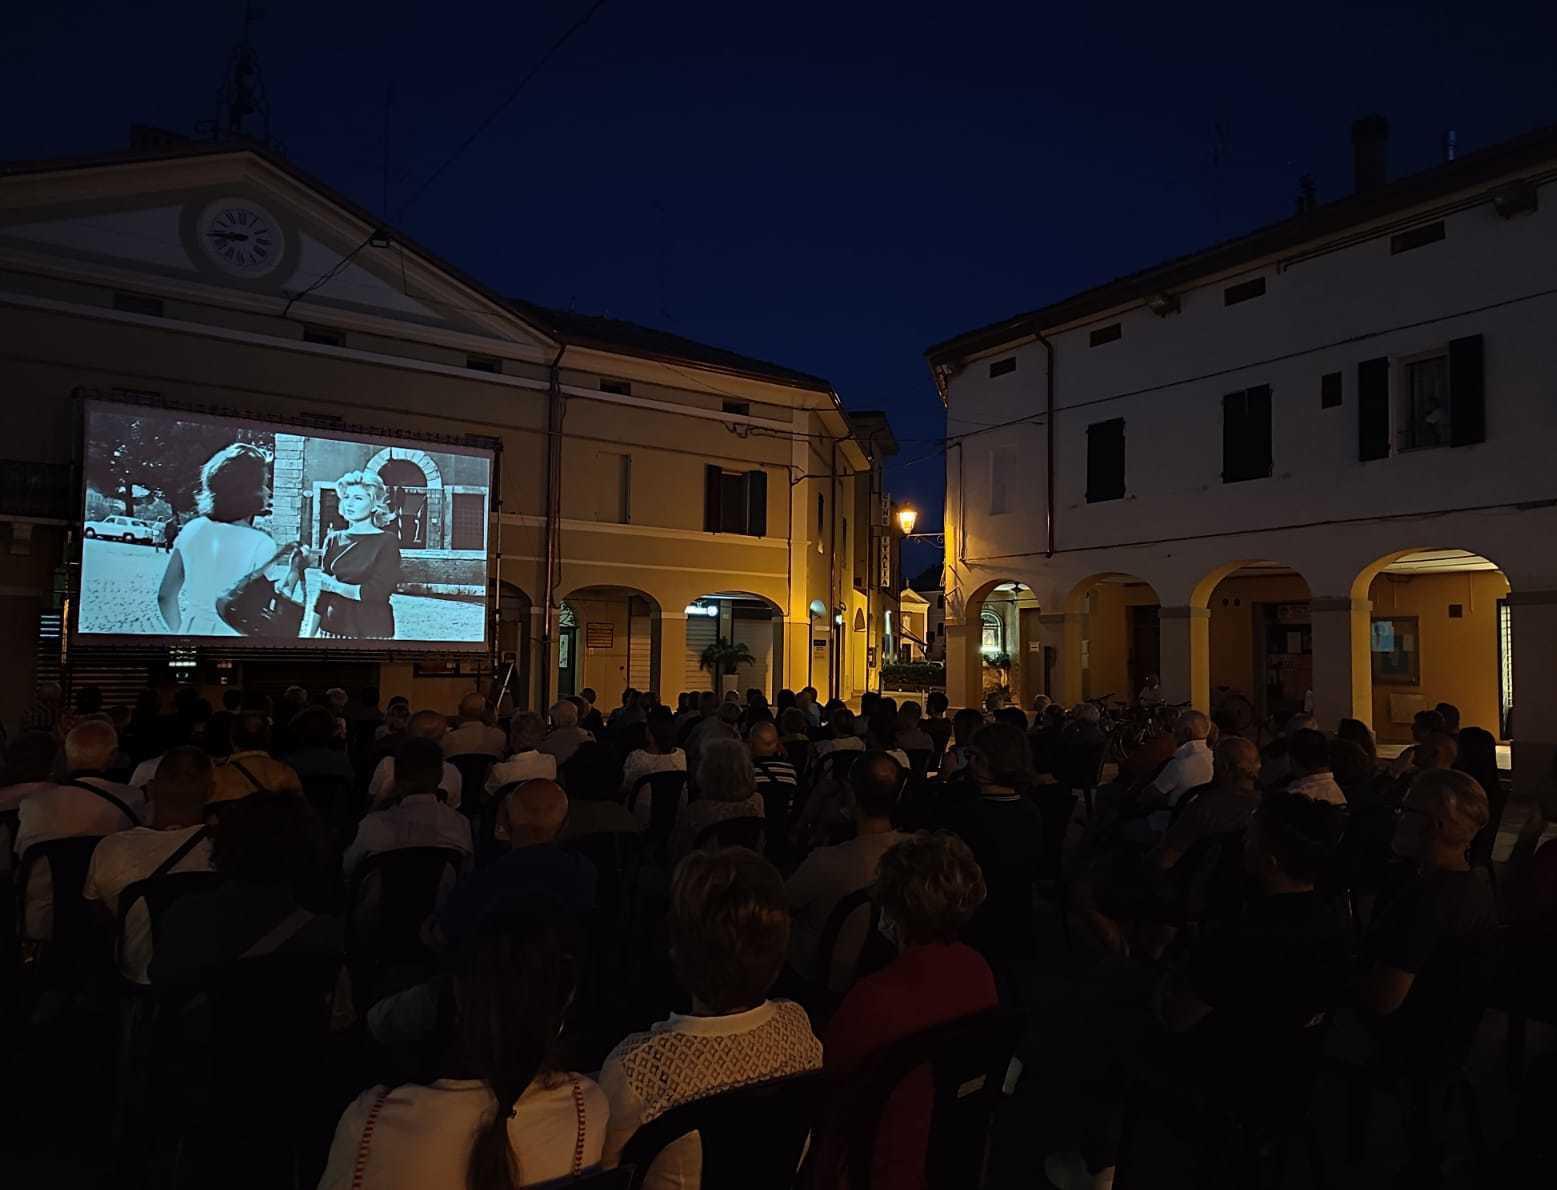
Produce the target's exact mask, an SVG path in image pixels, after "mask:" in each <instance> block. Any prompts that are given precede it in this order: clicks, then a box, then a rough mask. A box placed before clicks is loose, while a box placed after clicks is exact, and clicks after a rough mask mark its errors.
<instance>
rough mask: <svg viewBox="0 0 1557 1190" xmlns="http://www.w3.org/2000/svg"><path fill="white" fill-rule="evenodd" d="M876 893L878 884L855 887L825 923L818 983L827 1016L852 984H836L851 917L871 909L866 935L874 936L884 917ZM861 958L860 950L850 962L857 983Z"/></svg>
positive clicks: (818, 949)
mask: <svg viewBox="0 0 1557 1190" xmlns="http://www.w3.org/2000/svg"><path fill="white" fill-rule="evenodd" d="M875 893H876V886H875V885H874V884H867V885H866V886H865V887H864V888H857V889H855V890H854V891H853V892H851V893H850V894H849V895H848V896H846V897H843V898H841V899H840V900H839V901H838V902H837V904H835V905H834V906H833V908H832V912H831V913H829V914H828V915H827V921H826V922H824V923H823V925H822V933H821V936H820V937H819V938H818V939H817V942H816V982H817V987H818V989H819V991H820V993H821V999H822V1001H823V1004H824V1006H825V1013H824V1015H828V1016H830V1015H831V1014H832V1010H833V1008H835V1007H836V1006H837V1003H838V1001H839V1000H841V999H842V998H843V994H844V993H845V992H846V991H848V990H849V989H848V983H846V984H845V985H844V986H843V987H841V988H834V986H833V968H834V967H835V966H837V958H838V939H839V936H840V935H841V934H842V933H843V927H844V926H845V924H847V922H848V920H849V919H850V918H851V917H853V916H854V915H855V914H856V913H858V912H860V911H861V910H868V911H869V914H870V924H869V927H868V929H867V933H866V935H865V937H866V938H869V937H870V933H869V931H870V930H874V929H875V928H876V925H877V923H878V922H879V920H880V913H879V912H878V910H877V908H876V906H875V904H874V902H873V900H872V898H873V897H874V896H875ZM858 961H859V954H858V953H856V954H855V956H854V962H851V963H850V964H849V976H850V978H849V981H848V982H849V983H852V982H853V977H854V968H855V966H856V965H857V964H858Z"/></svg>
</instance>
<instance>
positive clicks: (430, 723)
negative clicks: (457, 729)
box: [406, 711, 449, 740]
mask: <svg viewBox="0 0 1557 1190" xmlns="http://www.w3.org/2000/svg"><path fill="white" fill-rule="evenodd" d="M448 730H449V721H448V719H446V718H444V717H443V716H442V715H440V714H439V713H438V712H437V711H417V712H416V714H414V715H412V716H411V722H410V723H409V724H408V725H407V727H406V734H407V735H412V736H415V737H416V738H417V739H422V740H441V739H443V737H444V736H445V735H446V734H447V733H448Z"/></svg>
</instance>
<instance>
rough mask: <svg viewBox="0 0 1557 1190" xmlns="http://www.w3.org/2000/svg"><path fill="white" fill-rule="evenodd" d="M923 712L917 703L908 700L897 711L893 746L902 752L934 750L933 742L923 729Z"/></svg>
mask: <svg viewBox="0 0 1557 1190" xmlns="http://www.w3.org/2000/svg"><path fill="white" fill-rule="evenodd" d="M923 719H924V711H923V709H922V708H921V707H920V705H919V704H918V703H917V702H914V701H913V699H909V700H907V701H906V702H904V703H903V705H902V706H900V707H898V709H897V725H896V732H895V739H894V746H895V747H898V748H901V749H902V750H903V751H904V752H907V753H910V754H912V753H914V752H930V753H933V752H934V751H935V750H936V749H935V740H934V739H932V738H931V736H930V733H929V732H927V731H925V730H924V727H923V722H922V721H923Z"/></svg>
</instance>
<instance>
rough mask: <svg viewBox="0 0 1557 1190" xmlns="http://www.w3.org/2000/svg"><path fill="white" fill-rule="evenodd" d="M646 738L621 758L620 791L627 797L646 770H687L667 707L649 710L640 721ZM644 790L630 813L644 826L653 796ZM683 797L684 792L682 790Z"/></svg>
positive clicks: (667, 771) (672, 718) (682, 771)
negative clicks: (645, 720)
mask: <svg viewBox="0 0 1557 1190" xmlns="http://www.w3.org/2000/svg"><path fill="white" fill-rule="evenodd" d="M644 727H645V731H646V733H647V737H648V738H647V739H646V740H645V742H644V746H643V747H642V748H634V749H633V750H632V751H631V752H629V753H628V754H627V759H626V760H625V761H623V762H622V795H623V796H624V797H629V798H630V797H631V796H632V792H633V786H635V785H637V784H638V782H639V781H641V780H643V778H644V777H646V776H648V775H649V774H650V773H672V772H673V773H684V772H686V771H687V754H686V750H685V749H683V748H678V747H676V719H675V716H673V715H672V714H671V713H670V711H669V710H667V709H665V708H663V707H662V708H659V709H656V710H654V711H652V712H650V714H649V717H648V721H647V722H646V723H645V725H644ZM647 793H648V790H647V789H645V791H644V793H642V794H640V795H639V797H638V802H637V804H636V805H635V806H634V807H633V814H634V815H635V816H636V817H637V819H638V821H639V822H640V823H642V824H643V825H644V826H648V825H649V818H650V805H651V803H652V802H653V800H654V799H653V798H651V797H649V796H647ZM683 800H685V793H683Z"/></svg>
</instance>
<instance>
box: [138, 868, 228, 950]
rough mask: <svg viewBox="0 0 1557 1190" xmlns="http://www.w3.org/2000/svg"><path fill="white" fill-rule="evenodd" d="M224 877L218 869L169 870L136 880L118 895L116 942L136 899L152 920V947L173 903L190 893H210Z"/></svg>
mask: <svg viewBox="0 0 1557 1190" xmlns="http://www.w3.org/2000/svg"><path fill="white" fill-rule="evenodd" d="M222 880H223V877H222V874H221V873H220V872H169V873H168V874H167V875H165V876H158V877H156V878H155V879H148V880H137V881H136V882H135V883H134V884H131V885H128V886H127V887H126V888H125V890H124V891H123V892H121V893H120V894H119V932H118V943H119V945H120V946H121V947H122V945H123V941H124V923H125V919H126V918H128V917H129V916H130V910H131V908H133V907H134V905H135V904H136V902H137V901H144V902H145V903H146V913H147V916H148V917H149V918H150V920H151V940H152V945H153V946H155V945H156V943H157V940H158V939H159V938H160V937H161V936H162V921H163V918H164V917H165V916H166V914H167V911H168V909H169V908H171V907H172V905H173V904H174V903H175V902H177V901H179V900H181V899H182V898H184V897H187V896H189V895H191V894H192V893H203V892H210V891H212V890H213V889H215V888H216V887H217V886H218V885H219V884H221V882H222Z"/></svg>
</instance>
